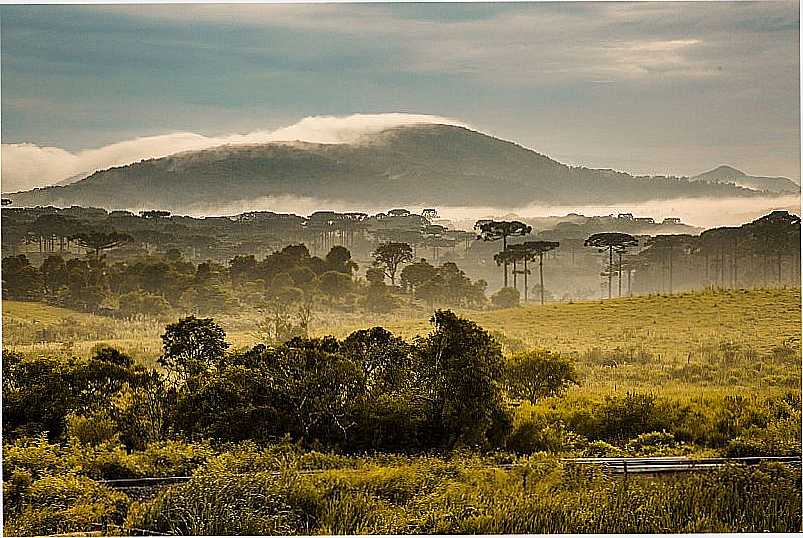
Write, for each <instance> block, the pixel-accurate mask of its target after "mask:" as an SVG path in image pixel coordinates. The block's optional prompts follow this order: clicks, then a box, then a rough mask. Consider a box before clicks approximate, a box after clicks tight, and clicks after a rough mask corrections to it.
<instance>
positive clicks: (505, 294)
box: [491, 288, 521, 308]
mask: <svg viewBox="0 0 803 538" xmlns="http://www.w3.org/2000/svg"><path fill="white" fill-rule="evenodd" d="M520 300H521V295H520V294H519V290H517V289H516V288H502V289H501V290H499V291H497V292H496V293H494V294H493V295H491V303H492V304H493V305H494V306H495V307H496V308H513V307H514V306H519V301H520Z"/></svg>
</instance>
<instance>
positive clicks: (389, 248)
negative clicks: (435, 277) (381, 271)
mask: <svg viewBox="0 0 803 538" xmlns="http://www.w3.org/2000/svg"><path fill="white" fill-rule="evenodd" d="M372 256H373V257H374V263H376V264H377V265H381V266H383V267H384V268H385V275H387V277H388V278H390V283H391V285H393V286H395V285H396V271H397V270H398V268H399V265H400V264H402V263H407V262H411V261H413V248H412V247H411V246H410V245H408V244H407V243H382V244H381V245H379V246H378V247H377V248H376V250H374V252H373V254H372Z"/></svg>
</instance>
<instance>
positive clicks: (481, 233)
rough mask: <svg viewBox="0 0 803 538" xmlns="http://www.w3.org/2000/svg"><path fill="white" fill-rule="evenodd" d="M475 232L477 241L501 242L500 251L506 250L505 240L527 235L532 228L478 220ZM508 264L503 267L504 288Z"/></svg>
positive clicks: (511, 222) (520, 224)
mask: <svg viewBox="0 0 803 538" xmlns="http://www.w3.org/2000/svg"><path fill="white" fill-rule="evenodd" d="M474 229H475V230H477V239H482V240H483V241H498V240H500V239H501V240H502V251H503V252H504V251H505V250H506V249H507V238H508V237H511V236H514V235H522V236H523V235H527V234H528V233H530V232H531V231H532V230H533V227H532V226H528V225H526V224H524V223H523V222H519V221H517V220H513V221H504V220H503V221H495V220H478V221H477V223H476V224H475V225H474ZM508 263H509V262H504V265H505V287H506V288H507V266H508Z"/></svg>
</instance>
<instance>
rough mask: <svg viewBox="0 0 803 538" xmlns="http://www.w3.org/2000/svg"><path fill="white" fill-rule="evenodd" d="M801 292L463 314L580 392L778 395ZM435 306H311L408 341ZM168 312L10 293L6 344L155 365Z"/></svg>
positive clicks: (331, 328)
mask: <svg viewBox="0 0 803 538" xmlns="http://www.w3.org/2000/svg"><path fill="white" fill-rule="evenodd" d="M800 304H801V296H800V288H766V289H749V290H748V289H737V290H732V289H724V290H721V289H708V290H705V291H697V292H687V293H680V294H675V295H660V294H655V295H645V296H636V297H629V298H619V299H612V300H604V301H581V302H576V303H551V304H547V305H544V306H540V305H527V306H521V307H517V308H510V309H502V310H484V311H479V310H458V313H459V314H460V315H461V316H464V317H466V318H468V319H471V320H473V321H475V322H477V323H478V324H479V325H480V326H481V327H483V328H484V329H486V330H487V331H489V332H491V333H492V334H494V335H495V336H496V337H497V339H498V340H499V341H500V342H501V343H502V345H503V347H504V348H505V349H506V350H507V351H517V350H521V349H527V348H543V349H549V350H552V351H557V352H560V353H564V354H568V355H570V356H572V357H573V358H574V360H575V361H576V362H577V365H578V367H579V368H580V370H581V373H582V374H583V377H584V382H583V383H582V388H581V389H576V390H583V391H586V392H587V391H594V392H595V393H599V394H605V393H609V392H613V391H620V392H622V391H627V390H652V391H658V390H659V389H660V392H661V393H664V394H667V395H669V394H675V395H677V396H680V395H682V394H684V393H685V394H687V395H688V394H692V395H694V394H696V395H700V394H701V393H703V394H708V393H733V392H737V393H746V392H754V391H760V392H765V391H769V392H773V391H776V390H778V389H790V388H796V387H799V384H800V376H801V369H800V327H801V311H800ZM431 315H432V313H431V311H428V310H426V311H425V310H407V311H397V312H393V313H390V314H375V315H367V314H352V313H343V312H337V313H327V312H319V313H316V314H314V316H313V321H312V324H311V332H312V335H313V336H324V335H329V334H331V335H333V336H336V337H339V338H342V337H345V336H346V335H348V334H350V333H351V332H353V331H355V330H358V329H362V328H367V327H372V326H383V327H385V328H386V329H388V330H390V331H391V332H393V333H394V334H398V335H400V336H403V337H405V338H414V337H416V336H422V335H425V334H426V333H427V332H429V330H430V329H431V325H430V323H429V318H430V317H431ZM259 316H260V314H259V313H258V312H255V311H244V312H243V313H242V314H241V315H239V316H223V317H221V318H219V319H218V318H216V321H217V322H218V323H220V325H221V326H222V327H223V328H224V329H225V330H226V333H227V337H228V339H229V341H230V342H231V343H232V345H233V346H234V347H235V348H237V347H247V346H251V345H253V344H255V343H256V341H257V338H258V336H257V326H258V324H259V322H260V317H259ZM164 325H165V322H164V321H163V320H152V319H146V318H140V319H132V320H117V319H113V318H108V317H103V316H98V315H94V314H85V313H80V312H75V311H71V310H68V309H64V308H58V307H53V306H49V305H45V304H42V303H30V302H21V301H3V347H4V349H8V350H12V351H20V352H39V353H42V352H48V353H63V354H70V353H74V354H79V355H85V354H87V353H88V352H89V351H90V350H91V349H92V348H93V347H95V346H97V345H98V344H101V343H105V344H109V345H112V346H115V347H117V348H119V349H120V350H122V351H125V352H126V353H128V354H129V355H131V356H133V357H135V358H137V359H139V360H140V361H142V362H143V364H147V365H153V364H154V361H155V359H156V358H157V357H158V355H159V353H160V352H161V341H160V335H161V333H162V331H163V329H164Z"/></svg>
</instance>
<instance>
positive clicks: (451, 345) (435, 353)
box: [416, 310, 504, 448]
mask: <svg viewBox="0 0 803 538" xmlns="http://www.w3.org/2000/svg"><path fill="white" fill-rule="evenodd" d="M431 322H432V323H433V325H434V330H433V331H432V332H431V333H430V334H429V335H427V337H426V338H423V339H421V340H419V341H418V342H417V345H416V348H417V355H418V358H419V359H418V363H419V366H418V367H417V370H418V376H419V378H418V379H417V381H416V382H417V383H418V386H419V388H420V390H421V391H423V394H422V396H423V398H424V401H426V402H427V415H428V417H429V425H430V436H431V437H432V440H433V441H439V442H440V443H441V444H442V445H443V446H445V447H449V448H452V447H454V446H458V445H460V446H476V445H479V446H488V445H489V444H491V443H492V439H490V432H491V431H492V430H493V429H494V427H495V426H497V424H496V423H497V422H498V421H499V420H501V417H503V416H504V413H503V411H502V407H501V401H502V400H501V391H500V380H501V376H502V365H503V360H502V351H501V348H500V346H499V344H498V343H497V342H496V341H495V340H494V339H493V337H492V336H491V335H490V334H488V333H487V332H486V331H485V330H483V329H482V328H481V327H479V326H478V325H477V324H476V323H474V322H473V321H469V320H466V319H463V318H460V317H458V316H457V315H455V314H454V313H453V312H451V311H448V310H446V311H444V310H438V311H437V312H436V313H435V315H434V316H433V317H432V319H431Z"/></svg>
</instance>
